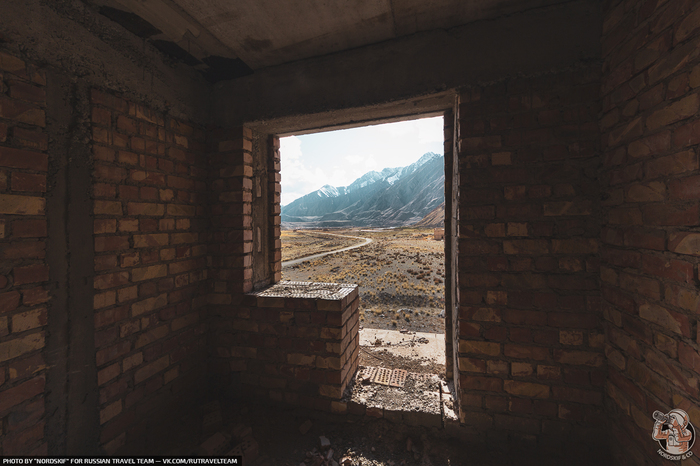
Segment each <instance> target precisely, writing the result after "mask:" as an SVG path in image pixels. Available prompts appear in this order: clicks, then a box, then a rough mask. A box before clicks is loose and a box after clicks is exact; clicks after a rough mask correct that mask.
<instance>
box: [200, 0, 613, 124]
mask: <svg viewBox="0 0 700 466" xmlns="http://www.w3.org/2000/svg"><path fill="white" fill-rule="evenodd" d="M601 27H602V23H601V12H600V5H599V2H596V1H591V0H574V1H572V2H568V3H565V4H561V5H555V6H551V7H547V8H541V9H535V10H530V11H527V12H523V13H520V14H516V15H512V16H509V17H503V18H500V19H497V20H493V21H481V22H477V23H472V24H469V25H465V26H462V27H459V28H454V29H451V30H434V31H430V32H426V33H419V34H414V35H412V36H409V37H405V38H401V39H396V40H391V41H387V42H383V43H379V44H374V45H370V46H366V47H360V48H357V49H353V50H348V51H345V52H340V53H336V54H331V55H327V56H323V57H316V58H311V59H307V60H301V61H298V62H293V63H289V64H284V65H280V66H274V67H269V68H265V69H261V70H258V71H256V72H255V73H254V74H253V75H251V76H246V77H243V78H239V79H235V80H233V81H228V82H221V83H219V84H217V85H216V86H215V87H214V91H213V97H214V98H213V118H212V120H213V121H218V122H221V123H222V124H224V125H226V126H231V125H236V124H241V123H243V122H246V123H250V122H269V123H268V124H269V131H270V132H273V130H274V131H279V132H280V133H285V132H295V131H300V130H308V129H312V128H314V127H317V126H318V125H319V124H321V123H322V122H321V121H320V120H314V119H310V120H308V121H307V120H304V118H305V117H303V115H313V114H319V115H320V114H323V113H324V112H325V113H326V114H328V115H330V116H331V117H333V116H334V115H335V114H334V113H333V112H337V111H341V110H342V111H345V110H347V109H362V108H364V107H373V106H382V105H386V104H390V103H394V102H399V101H409V100H410V99H413V98H416V97H421V96H430V95H434V94H439V93H443V92H446V91H449V90H450V89H456V88H459V87H460V86H465V85H470V84H478V83H480V82H489V81H494V80H498V79H502V78H505V77H508V76H514V75H536V74H541V73H546V72H548V71H551V70H558V69H565V68H568V67H572V66H575V65H576V64H577V63H579V62H581V61H586V60H598V59H599V58H600V40H599V39H600V30H601ZM449 106H450V105H449V104H448V105H447V106H443V107H441V109H445V108H449ZM433 110H438V109H433ZM407 113H408V112H407ZM385 116H391V115H390V114H387V115H385ZM285 118H289V120H286V121H285V120H284V119H285ZM295 119H296V120H295ZM372 119H377V117H376V116H372V115H363V114H362V113H361V111H360V110H357V111H356V114H352V113H350V114H347V115H342V114H340V115H338V116H337V117H336V118H335V119H334V118H331V120H330V121H329V122H328V124H327V125H326V126H337V125H343V124H347V123H352V122H353V121H355V120H364V121H368V120H372ZM282 122H284V124H282ZM259 124H263V123H259ZM278 124H279V125H278ZM278 128H279V129H278ZM259 130H260V131H262V132H266V130H264V129H262V128H260V129H259Z"/></svg>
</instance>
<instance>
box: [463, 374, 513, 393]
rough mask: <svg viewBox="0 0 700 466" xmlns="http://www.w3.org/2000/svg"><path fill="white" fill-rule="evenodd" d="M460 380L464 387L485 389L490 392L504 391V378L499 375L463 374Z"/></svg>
mask: <svg viewBox="0 0 700 466" xmlns="http://www.w3.org/2000/svg"><path fill="white" fill-rule="evenodd" d="M460 382H461V383H460V385H461V387H462V388H463V389H468V390H484V391H490V392H501V391H503V380H502V379H499V378H497V377H480V376H467V375H461V376H460Z"/></svg>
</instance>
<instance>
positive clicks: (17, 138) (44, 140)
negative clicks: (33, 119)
mask: <svg viewBox="0 0 700 466" xmlns="http://www.w3.org/2000/svg"><path fill="white" fill-rule="evenodd" d="M0 141H2V125H0ZM12 142H13V143H14V144H15V145H17V146H22V147H25V148H27V149H35V150H40V151H45V150H47V149H48V148H49V136H48V135H47V134H46V133H44V132H42V131H33V130H29V129H24V128H20V127H18V126H15V127H14V128H12Z"/></svg>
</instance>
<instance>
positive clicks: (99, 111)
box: [91, 107, 112, 127]
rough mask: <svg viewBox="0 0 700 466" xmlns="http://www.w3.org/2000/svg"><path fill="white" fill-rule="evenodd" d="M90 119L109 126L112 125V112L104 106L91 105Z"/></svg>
mask: <svg viewBox="0 0 700 466" xmlns="http://www.w3.org/2000/svg"><path fill="white" fill-rule="evenodd" d="M91 120H92V122H93V123H97V124H98V125H102V126H106V127H110V126H111V125H112V112H110V111H109V110H107V109H106V108H100V107H92V116H91Z"/></svg>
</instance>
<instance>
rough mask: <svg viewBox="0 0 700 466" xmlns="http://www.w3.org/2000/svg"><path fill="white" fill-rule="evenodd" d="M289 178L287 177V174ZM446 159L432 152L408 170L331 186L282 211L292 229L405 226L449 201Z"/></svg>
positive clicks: (383, 172)
mask: <svg viewBox="0 0 700 466" xmlns="http://www.w3.org/2000/svg"><path fill="white" fill-rule="evenodd" d="M283 175H284V174H283ZM444 184H445V173H444V159H443V156H442V155H439V154H435V153H433V152H428V153H426V154H424V155H423V156H422V157H421V158H420V159H419V160H418V161H417V162H415V163H412V164H411V165H408V166H406V167H397V168H385V169H383V170H381V171H379V172H377V171H371V172H368V173H365V174H364V175H362V176H361V177H360V178H358V179H356V180H355V181H353V182H352V183H351V184H350V185H348V186H343V187H335V186H330V185H326V186H324V187H322V188H321V189H319V190H317V191H314V192H312V193H309V194H307V195H305V196H303V197H300V198H299V199H297V200H295V201H294V202H291V203H290V204H288V205H286V206H283V207H282V213H281V216H282V222H283V223H285V224H287V225H288V226H306V227H312V226H313V227H321V226H323V227H333V226H376V227H388V226H404V225H411V224H413V223H416V222H418V221H419V220H421V219H422V218H423V217H424V216H425V215H426V214H428V213H429V212H430V211H432V210H433V209H435V208H436V207H437V206H439V205H440V204H441V203H442V202H444V198H445V193H444Z"/></svg>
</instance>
